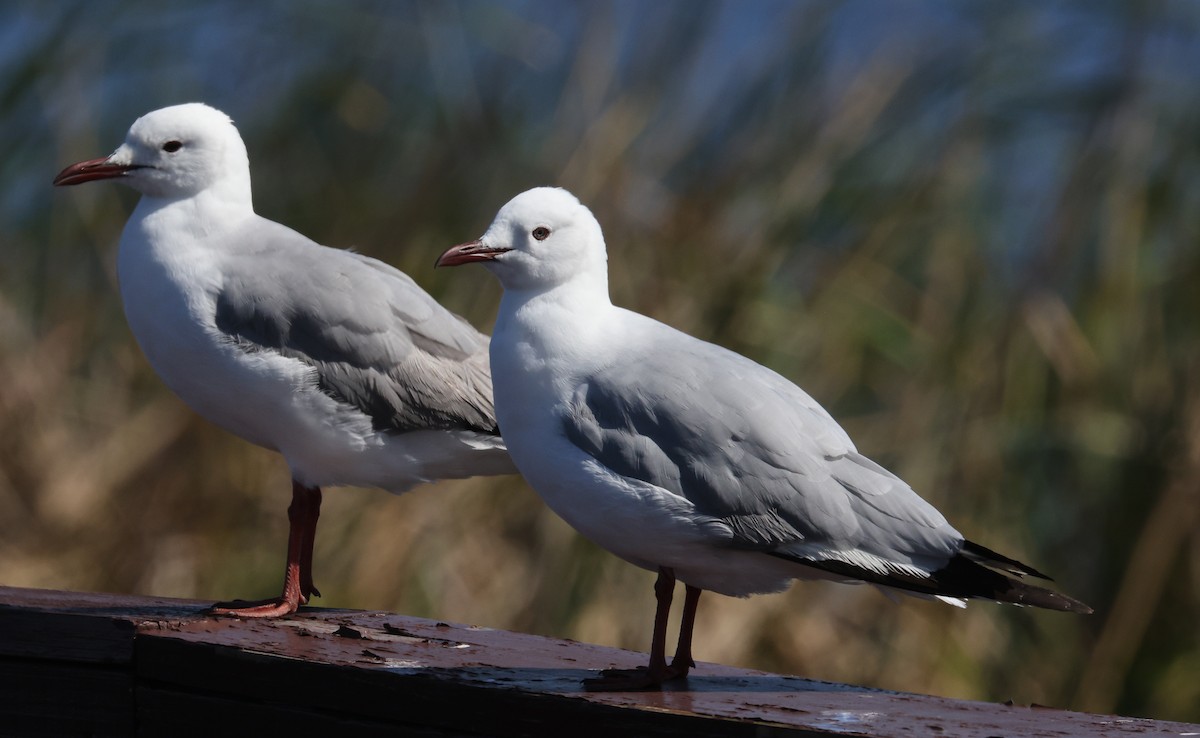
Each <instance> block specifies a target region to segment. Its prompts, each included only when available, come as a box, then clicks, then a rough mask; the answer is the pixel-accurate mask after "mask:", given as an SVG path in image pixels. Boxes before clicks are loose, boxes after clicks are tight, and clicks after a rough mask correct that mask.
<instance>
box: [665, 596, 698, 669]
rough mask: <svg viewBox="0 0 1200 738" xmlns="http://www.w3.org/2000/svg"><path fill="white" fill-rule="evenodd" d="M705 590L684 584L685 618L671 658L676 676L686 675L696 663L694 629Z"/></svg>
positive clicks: (681, 623)
mask: <svg viewBox="0 0 1200 738" xmlns="http://www.w3.org/2000/svg"><path fill="white" fill-rule="evenodd" d="M703 591H704V590H702V589H700V588H699V587H693V586H692V585H690V584H687V585H684V593H685V594H684V598H683V620H682V621H680V623H679V645H677V646H676V647H675V658H673V659H671V669H672V670H673V671H674V672H675V674H674V676H675V677H686V676H687V673H688V669H690V668H691V667H693V666H695V665H696V662H695V660H694V659H692V629H693V628H694V627H695V625H696V608H697V607H698V606H699V604H700V593H701V592H703Z"/></svg>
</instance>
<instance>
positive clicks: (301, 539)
mask: <svg viewBox="0 0 1200 738" xmlns="http://www.w3.org/2000/svg"><path fill="white" fill-rule="evenodd" d="M320 514H321V488H320V487H305V486H304V485H302V484H300V483H299V482H297V481H296V480H292V504H291V505H289V506H288V524H289V526H288V552H287V567H286V568H285V569H284V575H283V592H282V594H280V595H279V596H278V597H275V598H271V599H266V600H257V601H252V602H246V601H244V600H234V601H233V602H218V603H217V604H215V605H213V606H212V608H211V609H210V610H209V612H211V613H212V614H213V615H229V616H233V617H241V618H277V617H281V616H284V615H291V614H292V613H294V612H296V610H298V609H299V608H300V605H303V604H307V603H308V600H309V598H310V597H311V596H312V595H316V596H318V597H320V596H321V593H320V592H318V591H317V588H316V587H314V586H313V582H312V551H313V542H314V541H315V540H316V536H317V518H318V517H320Z"/></svg>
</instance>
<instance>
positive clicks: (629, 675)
mask: <svg viewBox="0 0 1200 738" xmlns="http://www.w3.org/2000/svg"><path fill="white" fill-rule="evenodd" d="M693 590H694V591H695V594H694V595H693V594H692V592H693ZM674 591H675V572H674V571H673V570H672V569H669V568H667V567H665V566H660V567H659V568H658V580H657V581H656V582H655V583H654V594H655V596H656V597H657V599H658V609H657V610H656V611H655V613H654V635H653V637H652V638H651V641H650V664H649V666H646V667H642V668H640V669H606V670H605V671H604V673H603V674H602V675H601V676H600V677H597V678H595V679H585V680H583V687H584V689H586V690H588V691H591V692H628V691H634V690H646V689H658V688H659V687H660V686H662V684H663V682H666V681H670V680H672V679H678V678H682V677H686V676H687V669H688V667H687V666H683V668H682V670H680V668H679V667H680V666H681V662H680V654H679V652H678V651H677V652H676V654H675V660H674V661H672V662H671V664H670V665H668V664H667V618H668V617H669V616H670V614H671V599H672V598H673V596H674ZM687 592H688V594H687V598H688V599H687V604H686V605H685V606H684V618H685V620H684V623H683V625H682V628H686V629H687V649H686V651H687V660H688V661H689V662H690V661H691V655H690V653H691V641H692V633H691V627H692V623H694V622H695V616H696V603H697V601H699V599H700V590H698V589H696V588H694V587H688V588H687ZM689 606H690V610H691V614H690V621H689V614H688V608H689ZM682 628H681V630H680V633H679V635H680V643H681V646H682V643H683V637H684V630H683V629H682ZM689 665H690V664H689Z"/></svg>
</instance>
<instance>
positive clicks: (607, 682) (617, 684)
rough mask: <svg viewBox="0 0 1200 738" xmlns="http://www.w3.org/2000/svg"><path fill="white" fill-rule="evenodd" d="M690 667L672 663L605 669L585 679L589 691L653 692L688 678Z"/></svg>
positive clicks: (585, 686) (584, 686)
mask: <svg viewBox="0 0 1200 738" xmlns="http://www.w3.org/2000/svg"><path fill="white" fill-rule="evenodd" d="M687 674H688V668H687V667H686V666H683V667H680V666H675V665H674V664H672V665H671V666H664V667H662V668H660V669H650V668H647V667H645V666H639V667H637V668H636V669H604V670H603V671H601V672H600V676H598V677H591V678H589V679H584V680H583V689H584V691H587V692H651V691H656V690H659V689H662V687H663V684H664V683H666V682H670V681H674V680H676V679H686V678H687Z"/></svg>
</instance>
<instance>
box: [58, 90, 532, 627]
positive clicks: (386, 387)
mask: <svg viewBox="0 0 1200 738" xmlns="http://www.w3.org/2000/svg"><path fill="white" fill-rule="evenodd" d="M99 179H115V180H117V181H119V182H120V183H122V184H125V185H128V186H130V187H132V188H133V189H135V190H137V191H139V192H141V193H142V197H141V199H140V200H139V202H138V204H137V208H136V209H135V210H134V212H133V215H132V216H130V218H129V222H128V223H127V224H126V226H125V230H124V232H123V233H122V234H121V243H120V250H119V254H118V260H117V261H118V274H119V277H120V288H121V297H122V300H123V302H124V306H125V316H126V318H127V319H128V321H129V326H130V328H131V329H132V330H133V334H134V336H135V337H136V338H137V341H138V344H139V345H140V346H141V348H142V351H143V352H144V353H145V355H146V358H147V359H148V360H149V361H150V364H151V365H152V366H153V367H154V369H155V371H156V372H157V373H158V375H159V376H160V377H161V378H162V379H163V381H164V382H165V383H166V384H167V386H168V387H170V388H171V390H173V391H174V392H175V394H177V395H179V397H181V398H182V399H183V400H184V402H186V403H187V404H188V405H190V406H191V407H192V409H194V410H195V411H196V412H198V413H199V414H200V415H202V416H204V417H205V418H207V419H208V420H210V421H212V422H213V423H216V424H217V425H219V426H221V427H222V428H225V429H226V430H228V431H230V432H232V433H234V434H236V435H238V436H241V437H242V438H244V439H246V440H247V441H250V442H251V443H255V444H258V445H259V446H263V447H265V448H268V449H273V450H276V451H278V452H279V453H281V454H283V456H284V458H285V459H286V460H287V464H288V466H289V467H290V470H291V474H292V480H293V481H292V504H291V506H290V507H289V508H288V517H289V520H290V533H289V536H288V558H287V569H286V572H285V577H284V588H283V592H282V594H281V595H280V596H279V597H278V598H273V599H269V600H265V601H262V602H257V603H244V602H240V601H239V602H236V603H229V604H228V605H226V606H218V607H217V608H215V611H216V612H218V613H221V614H233V615H241V616H248V617H254V616H257V617H272V616H278V615H285V614H288V613H291V612H294V611H295V610H296V609H297V608H298V607H299V605H300V604H303V603H306V602H307V601H308V600H309V598H310V597H311V596H312V595H315V594H319V592H317V589H316V587H314V586H313V583H312V548H313V540H314V537H315V535H316V525H317V518H318V515H319V512H320V504H321V487H324V486H329V485H357V486H366V487H381V488H383V489H386V490H388V491H390V492H393V493H397V494H398V493H401V492H404V491H406V490H408V489H409V488H410V487H412V486H414V485H416V484H419V483H421V482H426V481H431V480H437V479H446V478H462V477H470V476H475V475H491V474H507V473H511V472H513V471H515V470H514V469H513V467H512V463H511V461H510V460H509V458H508V454H507V453H506V451H505V448H504V443H503V441H502V440H501V439H500V437H499V432H498V430H497V427H496V421H495V415H494V410H493V407H492V392H491V381H490V379H489V376H488V365H487V346H488V338H487V336H485V335H483V334H481V333H479V332H478V331H476V330H475V329H474V328H472V327H471V326H470V325H469V324H467V322H466V321H464V320H462V319H461V318H459V317H458V316H456V315H454V314H453V313H450V312H449V311H447V310H446V309H445V308H443V307H442V306H441V305H439V304H438V303H437V302H436V301H435V300H434V299H433V298H432V297H430V296H429V295H428V294H427V293H426V292H425V291H423V290H422V289H421V288H420V287H418V286H417V285H416V284H415V283H414V282H413V281H412V280H411V279H410V278H409V277H408V276H407V275H405V274H404V273H402V272H400V271H399V270H397V269H394V268H392V267H390V266H388V265H387V264H384V263H382V262H379V261H377V260H375V259H371V258H368V257H366V256H362V255H359V254H355V253H352V252H350V251H342V250H339V249H332V248H328V247H325V246H321V245H319V244H317V243H314V242H313V241H311V240H309V239H308V238H306V237H304V236H302V235H300V234H299V233H297V232H295V231H293V230H291V229H290V228H287V227H286V226H283V225H280V224H279V223H275V222H274V221H271V220H267V219H266V218H262V217H260V216H259V215H257V214H255V212H254V208H253V205H252V202H251V192H250V164H249V160H248V158H247V155H246V147H245V145H244V144H243V142H242V138H241V136H240V135H239V134H238V131H237V129H236V128H235V127H234V126H233V123H232V121H230V119H229V117H228V116H227V115H225V114H224V113H222V112H220V111H218V110H215V109H213V108H211V107H209V106H207V105H203V104H200V103H190V104H186V105H176V106H173V107H168V108H163V109H161V110H156V111H153V112H151V113H148V114H146V115H144V116H142V117H141V118H139V119H138V120H137V121H135V122H134V124H133V126H132V127H131V128H130V129H129V133H128V135H127V136H126V138H125V143H124V144H122V145H121V146H120V147H118V148H117V150H116V151H115V152H113V154H112V155H111V156H107V157H102V158H99V159H92V160H89V161H83V162H79V163H78V164H74V165H72V166H69V167H67V168H66V169H65V170H63V172H62V173H61V174H59V175H58V177H57V178H56V179H55V180H54V184H56V185H74V184H80V183H82V182H90V181H93V180H99Z"/></svg>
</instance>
